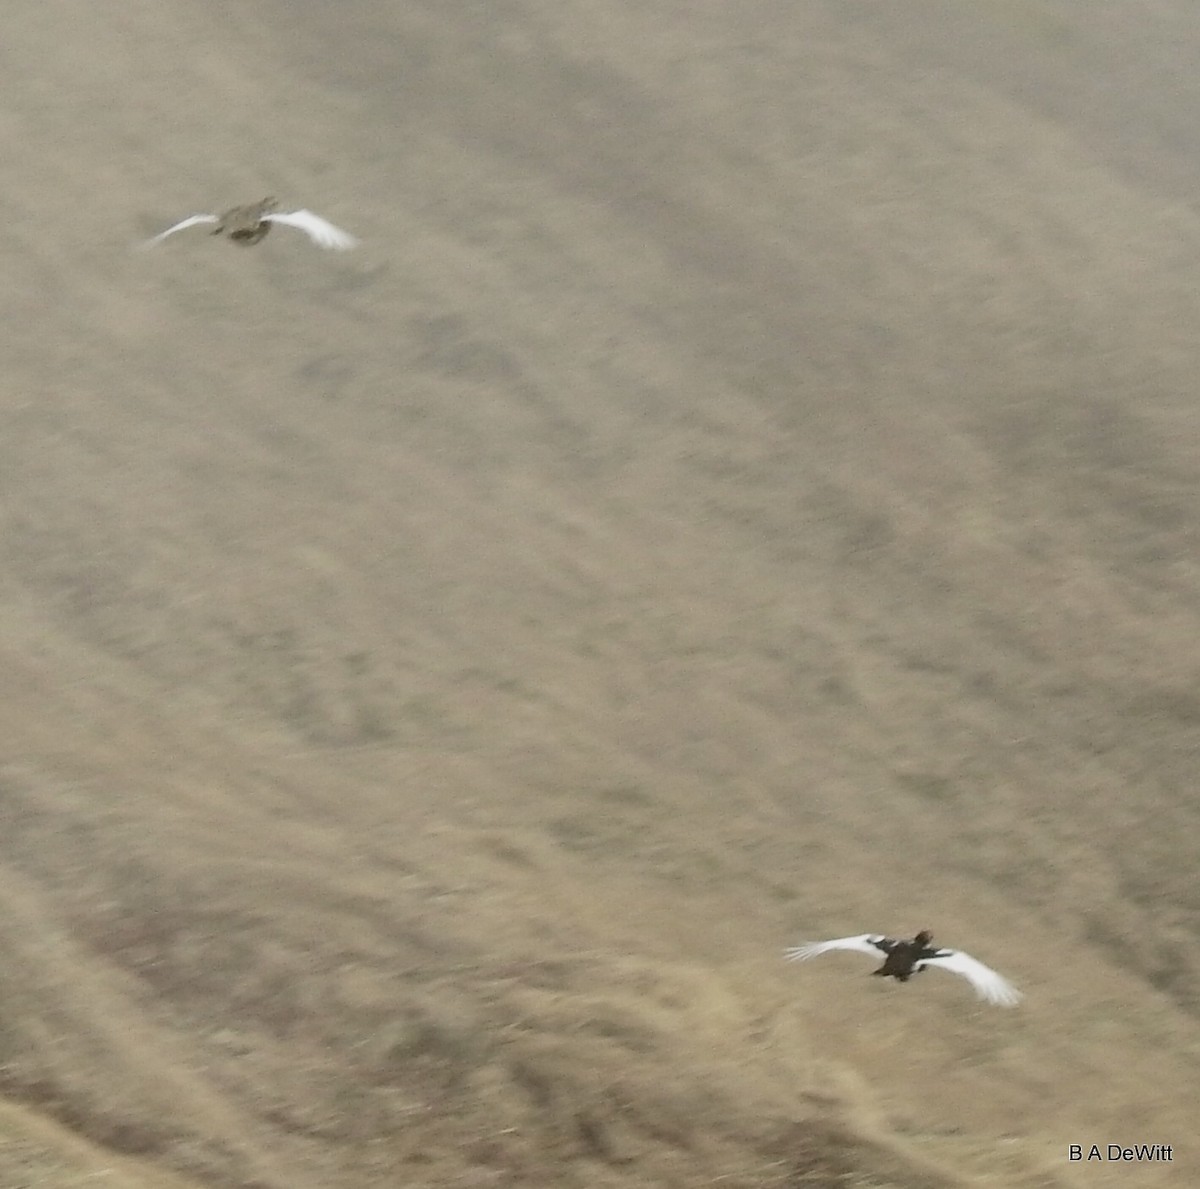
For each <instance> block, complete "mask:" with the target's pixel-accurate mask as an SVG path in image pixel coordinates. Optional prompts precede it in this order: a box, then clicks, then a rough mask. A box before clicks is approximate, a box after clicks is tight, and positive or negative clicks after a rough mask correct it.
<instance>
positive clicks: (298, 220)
mask: <svg viewBox="0 0 1200 1189" xmlns="http://www.w3.org/2000/svg"><path fill="white" fill-rule="evenodd" d="M263 218H264V219H266V220H268V221H269V222H271V223H283V224H284V225H285V226H287V227H299V228H300V230H301V231H303V232H304V233H305V234H306V235H307V236H308V238H309V239H311V240H312V241H313V243H314V244H317V245H318V246H319V247H322V248H337V249H338V250H339V251H343V252H344V251H345V250H346V249H347V248H353V247H355V246H356V245H357V243H358V240H356V239H355V238H354V236H352V235H351V234H350V233H349V232H348V231H343V230H342V229H341V228H340V227H335V226H334V225H333V224H332V223H330V222H329V221H328V220H326V219H322V218H321V216H320V215H314V214H313V213H312V211H291V212H290V213H287V214H284V213H279V214H274V215H264V216H263Z"/></svg>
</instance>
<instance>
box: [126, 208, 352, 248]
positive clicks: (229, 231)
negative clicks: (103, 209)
mask: <svg viewBox="0 0 1200 1189" xmlns="http://www.w3.org/2000/svg"><path fill="white" fill-rule="evenodd" d="M278 205H279V203H278V202H277V201H276V200H275V199H274V198H264V199H263V200H262V201H261V202H252V203H250V204H249V205H248V206H234V207H230V208H229V210H227V211H226V212H225V213H224V214H223V215H189V216H188V217H187V218H186V219H181V220H180V221H179V222H178V223H176V224H175V225H174V226H173V227H168V228H167V229H166V231H161V232H159V234H158V235H156V236H154V238H153V239H148V240H146V242H145V243H143V244H142V245H141V246H142V247H143V248H152V247H153V246H154V245H155V244H159V243H162V241H163V240H164V239H166V238H167V236H168V235H174V234H175V232H177V231H183V230H184V229H185V228H187V227H195V226H197V225H198V224H201V223H208V224H215V226H214V227H213V229H212V231H211V232H209V234H210V235H227V236H229V238H230V239H231V240H233V242H234V243H237V244H241V245H242V246H243V247H249V246H250V245H251V244H256V243H258V241H259V240H261V239H262V238H263V236H265V235H266V234H267V232H268V231H270V230H271V224H272V223H282V224H283V225H284V226H285V227H298V228H299V229H300V230H301V231H303V232H304V233H305V234H306V235H307V236H308V238H309V239H311V240H312V241H313V243H314V244H316V245H317V247H319V248H336V249H338V250H339V251H345V250H346V249H347V248H353V247H355V246H356V245H357V244H358V240H356V239H355V238H354V236H352V235H351V234H350V233H349V232H348V231H343V230H342V229H341V228H340V227H335V226H334V225H333V224H332V223H330V222H328V221H327V220H325V219H322V218H321V216H320V215H314V214H313V213H312V211H305V210H300V211H277V210H276V209H275V208H276V207H277V206H278Z"/></svg>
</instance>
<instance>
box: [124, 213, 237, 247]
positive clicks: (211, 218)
mask: <svg viewBox="0 0 1200 1189" xmlns="http://www.w3.org/2000/svg"><path fill="white" fill-rule="evenodd" d="M219 222H220V219H218V218H217V216H216V215H188V217H187V218H186V219H181V220H180V221H179V222H178V223H176V224H175V226H174V227H168V228H167V229H166V231H160V232H159V233H158V234H157V235H156V236H155V237H154V238H153V239H148V240H146V241H145V243H143V244H140V245H139V247H142V248H152V247H154V245H155V244H160V243H162V241H163V240H164V239H166V238H167V236H168V235H174V234H175V232H177V231H182V230H183V229H184V228H185V227H195V226H196V224H197V223H219Z"/></svg>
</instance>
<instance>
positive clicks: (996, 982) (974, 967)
mask: <svg viewBox="0 0 1200 1189" xmlns="http://www.w3.org/2000/svg"><path fill="white" fill-rule="evenodd" d="M926 966H939V967H941V969H942V970H949V971H950V972H951V973H952V974H960V975H962V977H963V978H965V979H966V980H967V982H969V983H970V984H971V986H973V987H974V988H975V993H976V994H977V995H978V996H979V998H980V999H986V1000H987V1001H988V1003H996V1004H999V1005H1000V1006H1001V1007H1015V1006H1016V1005H1017V1004H1018V1003H1019V1002H1020V1001H1021V992H1020V991H1018V990H1017V989H1016V987H1014V986H1013V985H1012V983H1010V982H1009V981H1008V980H1007V979H1004V978H1001V977H1000V975H998V974H997V973H996V972H995V971H994V970H993V969H992V968H991V967H990V966H985V965H984V964H983V963H982V962H980V961H979V960H978V959H976V958H972V957H971V955H970V954H964V953H962V952H961V951H960V950H943V951H942V952H940V953H939V954H937V955H936V956H934V957H932V958H925V959H923V960H922V961H920V962H918V963H917V967H916V968H917V969H918V970H921V969H922V968H924V967H926Z"/></svg>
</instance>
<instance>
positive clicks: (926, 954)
mask: <svg viewBox="0 0 1200 1189" xmlns="http://www.w3.org/2000/svg"><path fill="white" fill-rule="evenodd" d="M931 941H933V934H932V933H930V932H929V931H928V930H927V929H922V930H921V932H920V933H918V934H917V935H916V937H914V938H913V939H912V941H896V940H895V939H894V938H891V937H884V936H883V935H882V934H881V933H863V934H860V935H859V936H858V937H837V938H834V940H833V941H810V942H806V943H805V944H804V945H798V946H795V947H794V948H792V949H790V950H785V951H784V957H785V958H787V960H788V961H789V962H803V961H804V960H805V959H806V958H815V957H816V956H817V955H818V954H825V953H828V952H829V951H830V950H860V951H861V952H862V953H864V954H871V955H872V956H873V957H876V958H878V957H879V956H880V955H883V958H884V963H883V965H882V966H881V967H880V968H879V969H878V970H876V971H874V973H875V974H881V975H883V976H884V977H885V978H894V979H896V981H897V982H901V983H906V982H908V980H909V979H910V978H911V977H912V976H913V975H914V974H919V973H920V972H921V971H922V970H924V969H925V968H926V967H927V966H937V967H940V968H941V969H942V970H949V971H950V972H951V973H952V974H957V975H961V976H962V977H963V978H965V979H966V980H967V982H969V983H970V984H971V986H972V987H974V988H975V993H976V994H977V995H978V996H979V998H980V999H986V1000H987V1002H988V1003H995V1004H997V1005H998V1006H1000V1007H1015V1006H1016V1005H1017V1004H1018V1003H1019V1002H1020V1000H1021V992H1020V991H1018V990H1017V989H1016V987H1014V986H1013V985H1012V984H1011V983H1010V982H1008V981H1007V980H1006V979H1004V978H1001V977H1000V975H998V974H997V973H996V972H995V971H994V970H992V969H991V967H989V966H985V965H984V964H983V963H982V962H980V961H978V960H977V959H976V958H972V957H971V955H970V954H964V953H963V952H962V951H961V950H943V949H939V948H938V947H937V946H933V945H930V944H929V943H930V942H931Z"/></svg>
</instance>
